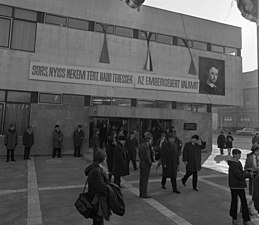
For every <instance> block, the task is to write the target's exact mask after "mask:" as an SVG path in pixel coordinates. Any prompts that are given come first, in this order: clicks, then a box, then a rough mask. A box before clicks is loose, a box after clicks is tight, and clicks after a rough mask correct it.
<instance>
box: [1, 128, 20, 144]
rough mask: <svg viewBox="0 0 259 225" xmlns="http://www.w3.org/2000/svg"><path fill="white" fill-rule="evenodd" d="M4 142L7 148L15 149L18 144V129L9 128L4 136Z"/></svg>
mask: <svg viewBox="0 0 259 225" xmlns="http://www.w3.org/2000/svg"><path fill="white" fill-rule="evenodd" d="M4 144H5V146H6V148H7V149H15V147H16V145H17V144H18V135H17V132H16V130H10V129H9V130H8V131H7V132H6V134H5V136H4Z"/></svg>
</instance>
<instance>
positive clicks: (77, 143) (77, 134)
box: [73, 125, 85, 157]
mask: <svg viewBox="0 0 259 225" xmlns="http://www.w3.org/2000/svg"><path fill="white" fill-rule="evenodd" d="M84 137H85V134H84V131H83V130H82V126H81V125H78V126H77V129H76V130H74V132H73V140H74V157H81V153H80V152H81V147H82V144H83V140H84Z"/></svg>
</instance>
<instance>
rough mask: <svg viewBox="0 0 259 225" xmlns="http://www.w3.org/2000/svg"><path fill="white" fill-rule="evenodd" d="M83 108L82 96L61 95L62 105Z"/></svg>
mask: <svg viewBox="0 0 259 225" xmlns="http://www.w3.org/2000/svg"><path fill="white" fill-rule="evenodd" d="M65 104H68V105H72V106H84V96H81V95H67V94H64V95H63V105H65Z"/></svg>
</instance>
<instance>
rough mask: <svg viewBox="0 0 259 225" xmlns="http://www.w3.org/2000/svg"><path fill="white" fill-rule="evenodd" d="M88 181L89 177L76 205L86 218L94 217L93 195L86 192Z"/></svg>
mask: <svg viewBox="0 0 259 225" xmlns="http://www.w3.org/2000/svg"><path fill="white" fill-rule="evenodd" d="M87 183H88V178H87V179H86V182H85V186H84V189H83V192H82V193H80V194H79V197H78V199H77V200H76V202H75V207H76V209H77V211H78V212H79V213H80V214H81V215H82V216H84V217H85V218H86V219H87V218H92V215H93V206H92V203H91V201H92V197H91V196H90V195H89V193H88V192H87V193H85V189H86V185H87Z"/></svg>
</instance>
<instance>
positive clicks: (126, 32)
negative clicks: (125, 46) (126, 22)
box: [115, 27, 133, 38]
mask: <svg viewBox="0 0 259 225" xmlns="http://www.w3.org/2000/svg"><path fill="white" fill-rule="evenodd" d="M115 34H116V35H118V36H122V37H129V38H133V29H130V28H126V27H116V28H115Z"/></svg>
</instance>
